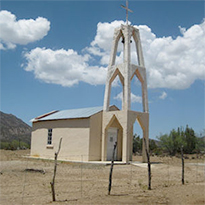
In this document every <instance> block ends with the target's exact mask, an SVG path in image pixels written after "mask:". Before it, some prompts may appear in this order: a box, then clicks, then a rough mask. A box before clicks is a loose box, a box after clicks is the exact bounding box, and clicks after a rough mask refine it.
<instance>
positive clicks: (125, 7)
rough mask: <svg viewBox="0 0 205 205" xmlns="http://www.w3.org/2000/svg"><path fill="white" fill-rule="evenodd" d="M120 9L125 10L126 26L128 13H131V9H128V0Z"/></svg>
mask: <svg viewBox="0 0 205 205" xmlns="http://www.w3.org/2000/svg"><path fill="white" fill-rule="evenodd" d="M121 7H122V8H123V9H125V10H126V23H127V25H128V11H129V12H133V11H132V10H131V9H129V8H128V0H126V6H123V5H121Z"/></svg>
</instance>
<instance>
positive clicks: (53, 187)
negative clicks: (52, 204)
mask: <svg viewBox="0 0 205 205" xmlns="http://www.w3.org/2000/svg"><path fill="white" fill-rule="evenodd" d="M61 142H62V138H60V142H59V147H58V151H57V152H55V165H54V173H53V180H52V182H50V184H51V191H52V198H53V201H56V197H55V178H56V170H57V158H58V154H59V152H60V148H61Z"/></svg>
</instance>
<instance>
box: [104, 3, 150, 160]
mask: <svg viewBox="0 0 205 205" xmlns="http://www.w3.org/2000/svg"><path fill="white" fill-rule="evenodd" d="M122 7H123V8H125V9H126V13H127V15H126V25H121V26H120V27H119V28H116V29H115V31H114V36H113V42H112V48H111V54H110V62H109V65H108V71H107V80H106V86H105V94H104V107H103V123H102V160H103V161H106V160H107V151H108V150H107V147H108V143H109V142H108V141H109V139H108V130H109V128H113V127H115V128H117V129H118V132H117V158H116V160H120V161H123V162H125V163H128V162H129V161H131V160H132V146H133V142H132V141H133V125H134V123H135V121H136V120H137V121H138V123H139V124H140V126H141V128H142V131H143V138H145V140H146V144H147V148H149V109H148V96H147V80H146V69H145V64H144V58H143V53H142V46H141V41H140V34H139V30H138V29H137V28H135V27H134V26H131V25H129V24H128V11H131V10H130V9H128V3H127V4H126V7H124V6H122ZM131 38H132V39H133V40H134V43H135V47H136V53H137V59H138V65H135V64H131V42H132V41H131ZM120 39H121V40H122V43H123V62H122V63H121V64H117V65H116V64H115V59H116V55H117V47H118V44H119V41H120ZM117 76H118V77H119V79H120V81H121V83H122V87H123V95H122V110H112V111H111V110H110V109H109V105H110V95H111V84H112V82H113V81H114V79H115V78H116V77H117ZM134 76H136V77H137V78H138V79H139V81H140V83H141V88H142V104H143V112H137V111H133V110H131V81H132V79H133V77H134ZM142 161H143V162H145V161H147V157H146V153H145V144H144V140H143V149H142Z"/></svg>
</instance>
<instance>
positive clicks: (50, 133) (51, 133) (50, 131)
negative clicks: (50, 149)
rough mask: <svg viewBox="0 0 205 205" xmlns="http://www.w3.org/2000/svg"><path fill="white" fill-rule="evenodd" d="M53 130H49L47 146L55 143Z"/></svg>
mask: <svg viewBox="0 0 205 205" xmlns="http://www.w3.org/2000/svg"><path fill="white" fill-rule="evenodd" d="M52 138H53V129H52V128H49V129H48V136H47V145H52V143H53V139H52Z"/></svg>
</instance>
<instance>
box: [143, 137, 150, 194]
mask: <svg viewBox="0 0 205 205" xmlns="http://www.w3.org/2000/svg"><path fill="white" fill-rule="evenodd" d="M144 143H145V151H146V154H147V165H148V184H149V185H148V189H149V190H151V164H150V158H149V152H148V150H147V142H146V139H145V138H144Z"/></svg>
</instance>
